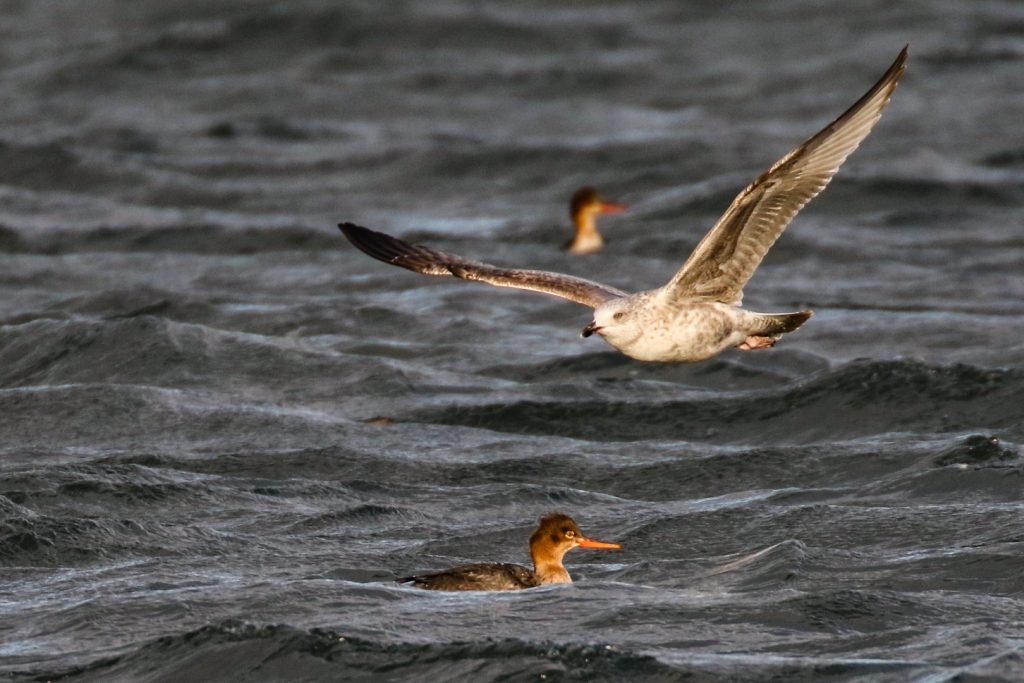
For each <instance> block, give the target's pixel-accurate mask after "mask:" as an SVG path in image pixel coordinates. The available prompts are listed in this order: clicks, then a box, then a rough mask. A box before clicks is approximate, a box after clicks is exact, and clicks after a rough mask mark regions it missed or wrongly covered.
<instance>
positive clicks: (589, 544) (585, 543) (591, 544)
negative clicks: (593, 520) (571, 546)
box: [577, 538, 622, 548]
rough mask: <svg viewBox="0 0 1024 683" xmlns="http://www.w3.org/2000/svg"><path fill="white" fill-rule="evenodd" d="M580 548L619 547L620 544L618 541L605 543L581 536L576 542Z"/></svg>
mask: <svg viewBox="0 0 1024 683" xmlns="http://www.w3.org/2000/svg"><path fill="white" fill-rule="evenodd" d="M577 545H579V547H581V548H621V547H622V546H621V545H619V544H618V543H605V542H604V541H595V540H594V539H592V538H581V539H580V540H579V542H578V543H577Z"/></svg>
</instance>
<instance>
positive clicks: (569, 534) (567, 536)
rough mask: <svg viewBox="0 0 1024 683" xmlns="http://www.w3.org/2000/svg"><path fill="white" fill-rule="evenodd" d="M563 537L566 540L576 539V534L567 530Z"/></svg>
mask: <svg viewBox="0 0 1024 683" xmlns="http://www.w3.org/2000/svg"><path fill="white" fill-rule="evenodd" d="M565 537H566V538H575V537H576V532H575V531H573V530H572V529H569V530H568V531H566V532H565Z"/></svg>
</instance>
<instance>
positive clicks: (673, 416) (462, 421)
mask: <svg viewBox="0 0 1024 683" xmlns="http://www.w3.org/2000/svg"><path fill="white" fill-rule="evenodd" d="M1022 403H1024V374H1022V373H1021V372H1020V371H1018V370H1015V369H1006V370H995V369H983V368H977V367H973V366H969V365H948V366H944V365H932V364H927V363H923V362H920V361H912V360H903V361H871V360H862V361H854V362H852V363H849V364H847V365H844V366H842V367H839V368H837V369H835V370H827V371H822V372H819V373H817V374H815V375H813V376H812V377H810V378H809V379H806V380H800V381H795V382H791V383H788V384H786V385H784V386H783V387H781V388H777V389H771V390H762V391H758V392H749V393H743V394H738V395H734V396H722V395H720V394H718V395H716V394H714V393H709V394H708V395H707V396H700V397H697V398H693V399H686V400H675V401H658V402H651V401H644V400H637V401H629V402H627V401H621V400H618V401H571V402H559V401H538V400H523V401H516V402H511V403H499V404H486V403H484V404H480V405H456V406H448V407H444V408H439V409H428V410H420V411H414V412H412V413H410V414H409V415H407V416H405V417H404V419H406V420H409V421H413V422H427V423H436V424H452V425H465V426H472V427H480V428H484V429H492V430H495V431H504V432H513V433H524V434H550V435H559V436H572V437H574V438H582V439H590V440H595V441H618V440H649V439H687V440H696V441H710V442H715V443H750V442H754V443H758V442H762V441H765V440H770V441H774V442H778V443H811V442H814V441H817V440H820V439H828V440H835V439H853V438H858V437H865V436H872V435H878V434H885V433H890V432H910V433H913V432H935V433H945V432H958V431H965V430H971V429H977V428H984V429H991V430H999V432H1000V433H1003V434H1005V435H1006V436H1007V437H1010V438H1021V437H1022V436H1024V432H1021V424H1020V420H1019V411H1018V410H1017V408H1016V406H1018V405H1021V404H1022Z"/></svg>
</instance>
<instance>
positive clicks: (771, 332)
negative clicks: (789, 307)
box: [754, 311, 814, 337]
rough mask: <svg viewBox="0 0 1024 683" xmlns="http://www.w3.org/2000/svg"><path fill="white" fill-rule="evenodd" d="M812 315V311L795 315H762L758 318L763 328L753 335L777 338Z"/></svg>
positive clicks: (798, 312) (795, 327)
mask: <svg viewBox="0 0 1024 683" xmlns="http://www.w3.org/2000/svg"><path fill="white" fill-rule="evenodd" d="M812 315H814V311H797V312H796V313H762V314H761V315H760V316H759V319H760V322H762V323H763V327H761V328H760V329H758V330H757V331H756V332H755V333H754V334H756V335H758V336H760V337H778V336H779V335H782V334H785V333H787V332H792V331H793V330H795V329H797V328H798V327H800V326H801V325H803V324H804V323H805V322H807V319H808V318H810V317H811V316H812Z"/></svg>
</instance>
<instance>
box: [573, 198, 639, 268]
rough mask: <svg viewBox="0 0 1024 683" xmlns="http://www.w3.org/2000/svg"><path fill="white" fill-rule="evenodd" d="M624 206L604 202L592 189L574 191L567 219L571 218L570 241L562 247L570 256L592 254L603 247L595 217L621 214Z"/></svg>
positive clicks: (625, 207) (624, 208)
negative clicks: (571, 234)
mask: <svg viewBox="0 0 1024 683" xmlns="http://www.w3.org/2000/svg"><path fill="white" fill-rule="evenodd" d="M627 208H628V207H627V206H626V205H625V204H618V203H616V202H606V201H605V200H604V199H602V198H601V195H599V194H598V193H597V190H595V189H594V188H592V187H581V188H580V189H578V190H576V192H575V193H573V195H572V199H571V200H570V201H569V217H570V218H572V224H573V228H574V229H575V232H574V233H573V236H572V239H571V240H569V241H568V242H566V243H565V247H563V248H564V249H565V250H566V251H568V252H569V253H570V254H593V253H594V252H595V251H598V250H600V249H601V247H602V246H604V238H603V237H601V233H600V232H598V231H597V217H598V216H603V215H605V214H610V213H622V212H623V211H625V210H626V209H627Z"/></svg>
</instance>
